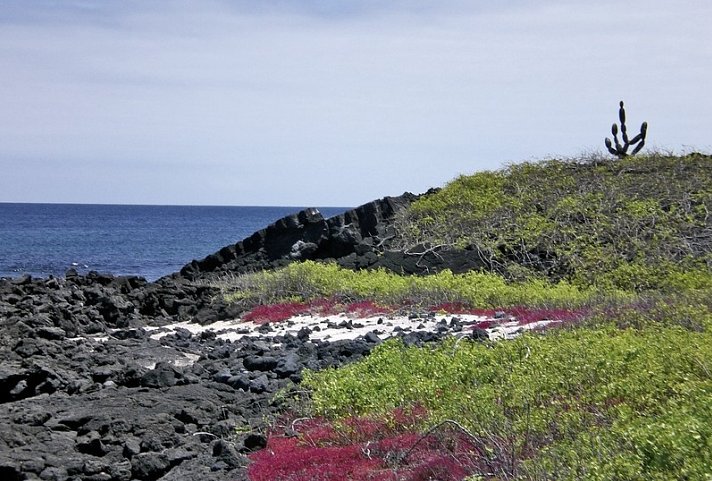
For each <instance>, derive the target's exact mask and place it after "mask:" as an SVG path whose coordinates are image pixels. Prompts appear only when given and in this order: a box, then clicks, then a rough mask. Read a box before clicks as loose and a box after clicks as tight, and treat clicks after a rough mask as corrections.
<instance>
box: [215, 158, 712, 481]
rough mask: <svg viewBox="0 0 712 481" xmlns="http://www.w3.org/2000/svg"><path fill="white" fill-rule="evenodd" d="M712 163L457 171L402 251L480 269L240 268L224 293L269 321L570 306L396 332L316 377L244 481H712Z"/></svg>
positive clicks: (421, 209) (406, 220)
mask: <svg viewBox="0 0 712 481" xmlns="http://www.w3.org/2000/svg"><path fill="white" fill-rule="evenodd" d="M710 162H712V159H711V158H710V157H709V156H704V155H700V154H692V155H687V156H683V157H679V156H672V155H662V154H653V155H646V156H640V157H630V156H629V157H625V158H622V159H619V160H614V161H611V160H605V161H604V160H602V159H599V158H593V157H591V158H587V159H578V160H569V161H560V160H551V161H545V162H539V163H525V164H518V165H513V166H510V167H507V168H505V169H503V170H500V171H496V172H480V173H477V174H474V175H471V176H462V177H459V178H458V179H456V180H454V181H453V182H451V183H450V184H448V185H447V186H445V187H444V188H443V189H441V190H440V191H439V192H437V193H435V194H432V195H429V196H427V197H424V198H422V199H420V200H419V201H417V202H416V203H415V204H413V205H412V206H411V208H410V209H409V210H408V211H406V212H404V213H403V214H402V215H401V216H400V217H399V218H398V219H397V228H398V229H397V232H398V233H399V239H398V242H399V246H400V247H401V248H402V249H408V250H409V251H411V252H423V251H426V250H429V251H431V252H437V251H438V250H441V249H458V248H465V247H468V248H474V249H476V250H477V251H478V252H479V253H480V256H481V257H482V259H483V260H484V261H486V265H487V267H488V269H487V270H486V271H484V272H468V273H464V274H453V273H451V272H449V271H445V272H440V273H438V274H435V275H430V276H420V277H418V276H412V277H409V276H400V275H396V274H393V273H390V272H386V271H381V270H377V271H362V272H352V271H346V270H343V269H340V268H338V267H337V266H335V265H332V264H319V263H313V262H305V263H295V264H292V265H290V266H288V267H286V268H284V269H281V270H278V271H273V272H261V273H255V274H250V275H245V276H242V277H240V278H238V279H236V280H235V283H234V284H233V285H234V286H236V287H237V290H234V291H231V293H230V294H229V296H228V297H229V298H230V300H232V301H233V302H239V303H243V304H244V305H245V306H246V309H252V308H253V307H254V306H255V305H258V308H256V310H257V311H258V312H259V309H260V308H262V309H266V311H265V312H266V313H269V312H271V311H269V309H270V306H272V307H271V308H272V309H275V312H277V311H279V310H280V309H286V310H287V311H289V309H292V311H289V312H300V313H302V312H311V311H314V310H318V309H322V310H325V311H328V309H334V308H335V306H337V307H336V308H338V307H344V308H345V309H349V307H348V306H351V305H361V306H362V307H363V308H364V309H365V308H368V309H369V311H368V312H379V311H380V310H383V311H384V312H392V311H393V310H397V309H408V308H410V309H413V308H421V307H427V308H429V309H442V310H444V311H448V312H465V311H467V310H470V311H472V312H475V311H477V310H480V311H479V312H485V311H487V312H491V310H492V309H495V308H501V307H507V309H508V310H516V309H519V310H520V311H519V312H522V313H523V314H522V315H527V313H531V312H535V311H537V310H539V312H549V313H552V312H562V313H564V312H565V313H569V315H570V316H569V318H568V322H566V323H562V324H559V325H558V326H559V327H555V328H551V329H547V330H545V331H537V332H530V333H526V334H523V335H522V336H521V337H519V338H517V339H515V340H513V341H499V342H493V341H486V342H482V341H476V340H474V339H466V338H465V339H459V340H456V339H448V340H446V341H443V342H441V343H439V344H437V345H429V346H424V347H415V346H406V345H404V344H403V343H402V342H400V341H398V340H392V341H388V342H385V343H384V344H382V345H380V346H379V347H378V348H376V349H375V351H374V352H372V353H371V355H370V356H369V357H367V358H365V359H363V360H362V361H359V362H357V363H354V364H350V365H347V366H344V367H341V368H338V369H329V370H325V371H320V372H306V373H305V374H304V380H303V383H302V387H303V388H305V389H306V390H307V392H308V394H309V396H308V399H306V400H303V401H302V402H301V403H299V404H298V408H297V409H295V410H292V411H290V412H288V413H286V414H285V418H284V419H282V420H281V421H280V422H279V423H277V424H275V426H274V429H273V431H272V433H271V435H270V437H269V439H268V446H267V448H266V449H265V450H262V451H260V452H258V453H255V454H253V455H252V464H251V466H250V478H251V479H253V480H255V481H258V480H266V479H270V480H276V481H279V480H307V479H309V480H311V479H317V480H348V479H353V480H409V481H410V480H423V481H424V480H435V479H437V480H453V481H456V480H462V479H467V480H601V481H604V480H606V481H609V480H620V481H623V480H626V481H630V480H633V481H636V480H640V481H643V480H645V481H648V480H660V481H662V480H669V479H680V480H690V481H694V480H710V479H712V361H710V360H711V359H712V216H711V215H710V211H711V210H712V163H710ZM259 306H262V307H259ZM279 306H282V307H279ZM285 306H292V307H285ZM557 310H558V311H557ZM325 311H323V312H325ZM252 312H255V310H254V309H253V311H252ZM574 313H575V315H572V314H574ZM254 315H255V316H257V314H254ZM278 317H279V316H276V317H275V318H274V319H272V320H278V319H277V318H278ZM267 322H268V321H267Z"/></svg>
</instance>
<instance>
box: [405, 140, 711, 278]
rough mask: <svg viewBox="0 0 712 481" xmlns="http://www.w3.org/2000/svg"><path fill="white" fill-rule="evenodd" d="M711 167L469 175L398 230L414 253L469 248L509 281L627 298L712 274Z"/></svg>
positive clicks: (642, 160) (690, 162)
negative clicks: (624, 293)
mask: <svg viewBox="0 0 712 481" xmlns="http://www.w3.org/2000/svg"><path fill="white" fill-rule="evenodd" d="M711 212H712V158H711V157H710V156H705V155H701V154H691V155H688V156H684V157H678V156H668V155H658V154H655V155H648V156H641V157H629V158H626V159H623V160H609V161H602V160H600V159H587V160H585V161H560V160H550V161H545V162H539V163H523V164H516V165H512V166H510V167H508V168H505V169H503V170H500V171H495V172H480V173H476V174H474V175H469V176H461V177H459V178H457V179H455V180H454V181H452V182H451V183H450V184H448V185H447V186H446V187H445V188H443V189H442V190H440V191H439V192H437V193H435V194H433V195H429V196H426V197H424V198H421V199H419V200H417V201H416V202H415V203H414V204H413V205H412V206H411V207H410V208H409V209H407V210H406V211H404V213H403V215H401V216H400V217H399V218H398V219H397V221H396V231H397V232H398V235H399V239H398V245H399V247H401V248H402V249H404V250H407V251H409V252H421V253H426V254H425V255H428V254H429V253H431V252H439V253H442V252H447V251H451V250H458V249H469V250H472V251H474V252H476V255H477V257H478V258H479V260H480V261H481V262H482V264H483V265H484V266H486V267H485V268H486V269H488V270H491V271H494V272H497V273H500V274H502V275H504V276H505V277H508V278H510V279H520V278H530V277H532V276H534V277H537V276H538V277H542V276H543V277H547V278H549V279H551V280H559V279H567V280H570V281H574V282H576V283H578V284H580V285H593V284H596V285H599V286H615V287H621V288H626V289H636V290H637V289H646V288H657V287H665V286H666V285H668V284H670V283H671V282H672V283H673V284H674V283H675V282H677V283H694V282H696V281H695V280H694V275H693V271H702V272H707V273H709V269H710V267H711V266H712V255H711V252H712V215H711Z"/></svg>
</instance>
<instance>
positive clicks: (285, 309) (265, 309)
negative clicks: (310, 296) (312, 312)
mask: <svg viewBox="0 0 712 481" xmlns="http://www.w3.org/2000/svg"><path fill="white" fill-rule="evenodd" d="M308 312H309V304H305V303H303V302H285V303H281V304H268V305H262V306H257V307H255V308H254V309H252V310H251V311H250V312H248V313H247V314H245V315H244V316H242V320H243V321H252V322H254V323H255V324H269V323H270V322H281V321H286V320H287V319H289V318H290V317H294V316H298V315H300V314H306V313H308Z"/></svg>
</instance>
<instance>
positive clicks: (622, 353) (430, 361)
mask: <svg viewBox="0 0 712 481" xmlns="http://www.w3.org/2000/svg"><path fill="white" fill-rule="evenodd" d="M700 308H701V307H700ZM707 315H708V316H709V315H710V313H709V310H707ZM711 341H712V337H711V334H709V333H699V332H690V331H685V330H682V329H677V328H665V327H649V328H646V329H643V330H622V331H621V330H617V329H615V328H612V327H611V326H610V325H608V326H605V327H601V328H597V329H581V328H579V329H575V330H558V331H550V332H549V333H547V335H545V336H539V335H525V336H522V337H520V338H518V339H516V340H514V341H508V342H501V343H496V344H480V343H473V342H468V341H459V342H457V341H455V340H448V341H445V342H443V343H442V344H440V345H439V346H437V347H434V348H433V347H426V348H408V347H405V346H404V345H403V344H402V343H400V342H399V341H390V342H387V343H384V344H383V345H381V346H379V347H378V348H377V349H376V350H375V351H374V352H373V353H372V354H371V356H370V357H368V358H367V359H365V360H363V361H360V362H359V363H356V364H352V365H349V366H346V367H343V368H341V369H338V370H328V371H323V372H320V373H313V372H311V373H308V374H307V375H306V376H305V380H304V383H305V385H306V386H307V387H309V388H310V389H311V390H312V392H313V394H312V398H313V403H314V408H315V410H316V412H317V413H319V414H323V415H327V416H331V417H335V418H339V417H341V416H351V415H361V416H374V415H375V416H378V415H387V413H388V412H390V411H391V410H393V409H394V408H397V407H404V406H422V407H424V408H425V409H426V410H427V412H428V413H430V416H429V418H428V419H427V420H426V421H425V422H424V425H423V429H425V428H426V426H429V425H434V424H435V423H437V422H440V421H442V420H444V419H452V420H455V421H457V422H458V423H461V424H462V425H464V426H466V427H467V429H469V430H471V431H472V432H473V433H475V434H476V435H477V436H478V437H480V438H481V442H482V444H483V446H486V447H488V448H489V451H490V452H492V453H498V455H501V454H502V453H504V452H506V453H508V454H507V456H511V459H513V460H514V463H513V465H512V467H511V471H510V472H508V475H509V476H511V478H512V479H540V476H544V477H546V478H547V479H571V480H574V479H600V480H604V479H605V480H609V479H620V480H623V479H639V480H647V479H660V480H662V479H683V478H686V479H704V477H703V474H704V473H709V472H712V454H710V453H712V449H710V447H712V379H711V378H710V374H709V369H708V368H707V367H706V365H705V364H704V363H701V360H706V359H710V358H712V342H711ZM503 443H504V444H503ZM485 450H487V449H485Z"/></svg>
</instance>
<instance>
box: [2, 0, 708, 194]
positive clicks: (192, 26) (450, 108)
mask: <svg viewBox="0 0 712 481" xmlns="http://www.w3.org/2000/svg"><path fill="white" fill-rule="evenodd" d="M711 20H712V1H709V0H681V1H664V0H629V1H625V2H621V1H619V0H596V1H591V0H585V1H575V0H570V1H563V0H560V1H556V0H536V1H533V0H532V1H529V0H515V1H492V0H487V1H484V0H483V1H480V0H470V1H464V0H462V1H457V0H432V1H425V0H413V1H405V0H403V1H383V0H354V1H349V0H303V1H298V0H293V1H287V0H283V1H279V0H259V1H252V0H250V1H227V0H225V1H219V0H214V1H210V0H208V1H206V0H176V1H168V0H165V1H152V0H140V1H139V0H135V1H99V0H96V1H89V0H65V1H61V0H57V1H50V0H45V1H42V0H0V201H2V202H79V203H130V204H196V205H201V204H207V205H290V206H355V205H359V204H362V203H364V202H368V201H370V200H372V199H374V198H378V197H383V196H386V195H399V194H401V193H402V192H404V191H412V192H416V193H417V192H422V191H425V190H427V189H428V188H429V187H431V186H438V185H442V184H444V183H445V182H447V181H448V180H450V179H451V178H453V177H455V176H457V175H458V174H461V173H471V172H475V171H479V170H485V169H496V168H499V167H500V166H502V165H504V164H505V163H509V162H519V161H525V160H536V159H542V158H548V157H552V156H556V157H567V156H575V155H578V154H581V153H583V152H587V151H593V150H603V149H604V146H603V139H604V137H605V136H606V135H609V134H610V133H609V129H610V125H611V123H612V122H613V121H615V120H617V104H618V101H619V100H620V99H623V100H625V102H626V107H627V113H628V120H629V128H630V129H632V130H633V129H634V130H636V131H637V129H638V128H639V125H640V123H641V122H642V121H643V120H647V121H648V123H649V130H648V144H649V145H650V146H651V147H658V148H661V149H666V150H673V151H675V152H678V153H679V152H689V151H691V150H698V151H704V152H709V151H710V146H711V145H712V117H711V115H710V113H711V112H712V95H711V94H710V85H712V33H711V32H712V28H710V21H711Z"/></svg>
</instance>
